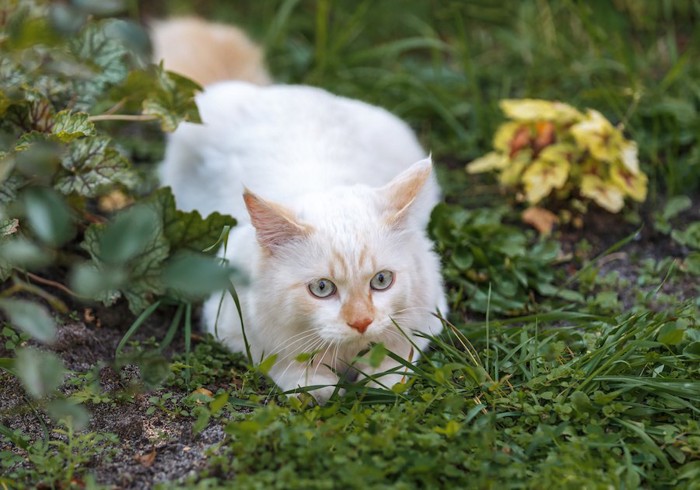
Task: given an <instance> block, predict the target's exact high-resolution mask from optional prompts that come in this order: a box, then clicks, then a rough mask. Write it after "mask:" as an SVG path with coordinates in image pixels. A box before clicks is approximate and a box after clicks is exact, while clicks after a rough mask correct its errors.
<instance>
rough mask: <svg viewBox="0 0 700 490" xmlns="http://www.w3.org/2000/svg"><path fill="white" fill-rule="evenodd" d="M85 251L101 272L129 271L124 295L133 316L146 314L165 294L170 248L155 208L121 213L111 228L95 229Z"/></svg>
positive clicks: (87, 235)
mask: <svg viewBox="0 0 700 490" xmlns="http://www.w3.org/2000/svg"><path fill="white" fill-rule="evenodd" d="M81 247H82V248H83V249H84V250H86V251H87V252H88V253H89V254H90V256H91V257H92V259H93V262H94V263H95V265H96V267H97V269H98V270H101V271H106V272H108V273H110V271H113V270H114V267H115V266H119V267H123V268H124V270H126V271H127V272H126V273H127V274H128V277H129V280H128V281H127V282H126V284H125V285H124V286H123V287H121V288H120V291H121V293H122V294H123V295H124V297H125V298H126V299H127V300H128V301H129V308H130V309H131V311H132V312H134V313H139V312H141V311H143V310H144V309H146V307H147V306H148V305H149V304H150V303H151V301H152V300H153V299H154V297H155V296H159V295H161V294H163V293H164V286H163V283H162V281H161V274H162V267H163V262H164V261H165V259H166V258H167V257H168V255H169V250H170V247H169V244H168V241H167V239H166V238H165V236H164V235H163V229H162V226H161V225H160V217H159V216H158V215H157V214H156V213H155V212H154V211H153V209H152V208H151V207H149V206H145V205H143V204H142V205H139V206H135V207H133V208H130V209H127V210H126V211H123V212H122V213H120V215H118V216H117V217H116V218H115V222H114V223H112V224H110V225H107V226H100V225H93V226H91V227H90V228H88V229H87V230H86V232H85V240H84V241H83V242H82V244H81ZM120 274H121V273H120ZM108 293H109V294H108V295H107V296H106V299H110V300H113V299H114V298H115V296H116V295H115V292H114V291H108Z"/></svg>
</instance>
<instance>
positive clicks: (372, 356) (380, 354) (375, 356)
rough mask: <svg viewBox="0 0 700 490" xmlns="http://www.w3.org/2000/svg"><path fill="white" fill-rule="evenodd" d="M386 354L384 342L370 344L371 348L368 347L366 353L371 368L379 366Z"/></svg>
mask: <svg viewBox="0 0 700 490" xmlns="http://www.w3.org/2000/svg"><path fill="white" fill-rule="evenodd" d="M386 355H387V350H386V347H384V344H375V345H373V346H372V349H370V351H369V353H368V357H369V365H370V366H372V367H373V368H376V367H379V365H380V364H381V363H382V361H383V360H384V358H385V357H386Z"/></svg>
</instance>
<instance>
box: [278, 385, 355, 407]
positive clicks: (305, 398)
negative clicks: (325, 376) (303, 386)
mask: <svg viewBox="0 0 700 490" xmlns="http://www.w3.org/2000/svg"><path fill="white" fill-rule="evenodd" d="M335 392H336V388H335V386H325V387H323V388H318V389H316V390H312V391H305V392H303V393H297V394H290V395H289V396H290V397H291V396H296V397H297V398H298V399H299V400H301V402H302V404H304V405H307V404H308V405H313V404H316V405H325V404H326V403H328V400H330V398H331V397H332V396H333V393H335ZM344 393H345V390H344V389H342V388H341V389H338V396H343V394H344Z"/></svg>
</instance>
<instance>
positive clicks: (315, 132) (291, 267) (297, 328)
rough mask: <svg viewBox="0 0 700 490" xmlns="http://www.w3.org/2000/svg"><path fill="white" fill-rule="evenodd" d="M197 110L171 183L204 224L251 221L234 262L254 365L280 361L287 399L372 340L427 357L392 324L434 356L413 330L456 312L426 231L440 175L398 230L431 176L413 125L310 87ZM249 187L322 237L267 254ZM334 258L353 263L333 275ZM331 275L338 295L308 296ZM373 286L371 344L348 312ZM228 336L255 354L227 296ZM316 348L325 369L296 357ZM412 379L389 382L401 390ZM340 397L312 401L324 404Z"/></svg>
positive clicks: (276, 374) (427, 329)
mask: <svg viewBox="0 0 700 490" xmlns="http://www.w3.org/2000/svg"><path fill="white" fill-rule="evenodd" d="M197 104H198V106H199V108H200V113H201V116H202V119H203V121H204V124H203V125H195V124H182V125H181V126H180V127H179V128H178V129H177V131H176V132H175V133H174V134H173V135H172V137H171V139H170V142H169V144H168V148H167V152H166V158H165V161H164V162H163V165H162V167H161V180H162V183H163V185H169V186H171V187H172V189H173V191H174V193H175V196H176V199H177V204H178V206H179V207H180V208H182V209H185V210H189V209H197V210H199V211H200V212H201V213H202V214H205V215H206V214H208V213H210V212H213V211H219V212H223V213H228V214H231V215H233V216H234V217H235V218H236V219H237V220H238V221H239V223H238V225H237V226H236V227H235V228H234V229H233V230H232V233H231V236H230V240H229V244H228V254H227V258H228V259H229V260H230V262H231V264H232V265H233V266H235V267H236V268H237V269H238V270H239V271H240V272H241V275H242V276H243V277H244V280H242V281H239V283H238V284H237V290H238V293H239V296H240V298H241V302H242V311H243V316H244V322H245V329H246V334H247V337H248V341H249V343H250V346H251V349H252V353H253V356H254V358H255V360H256V361H259V360H261V359H262V358H263V357H265V356H268V355H270V354H276V355H277V362H276V364H275V365H274V367H273V368H272V370H271V371H270V376H271V377H272V379H273V380H274V381H275V382H276V383H277V385H278V386H280V387H281V388H282V389H283V390H289V389H293V388H296V387H299V386H312V385H329V384H335V383H336V382H337V381H338V376H337V375H336V374H334V373H333V372H332V370H331V369H329V367H328V366H330V367H332V368H334V369H336V370H338V371H344V370H345V369H346V367H347V366H348V365H349V364H350V363H352V361H353V359H354V358H355V356H356V355H357V354H358V352H359V351H361V350H362V349H364V348H365V347H367V345H368V344H369V343H370V342H383V343H384V344H385V346H387V347H388V348H389V349H391V350H393V351H394V352H396V353H397V354H399V355H401V356H403V357H404V358H409V357H411V360H415V359H416V358H417V357H418V354H419V353H418V352H412V348H411V344H410V342H409V341H408V340H407V339H406V338H404V337H403V336H402V334H401V333H400V332H399V331H398V329H397V328H396V326H395V325H394V323H393V321H396V323H398V324H399V325H400V327H401V329H402V330H403V331H404V332H406V333H407V334H409V335H411V336H412V341H413V342H415V343H416V344H417V345H418V346H419V347H420V348H421V349H423V348H425V347H426V345H427V341H426V340H424V339H422V338H420V337H417V336H415V335H412V334H413V333H416V332H423V333H431V334H437V333H439V332H440V330H441V328H442V325H441V322H440V321H439V320H437V319H436V318H435V317H434V316H433V314H434V313H435V312H436V311H437V310H438V309H439V310H440V311H442V312H443V313H445V312H446V309H447V304H446V301H445V297H444V292H443V288H442V281H441V276H440V272H439V260H438V258H437V256H436V254H435V253H434V252H433V250H432V243H431V242H430V240H429V239H428V237H427V235H426V233H425V228H426V225H427V222H428V219H429V215H430V211H431V209H432V207H433V206H434V205H435V204H436V203H437V200H438V197H439V188H438V185H437V183H436V181H435V178H434V176H433V175H432V174H431V175H430V177H429V179H428V180H427V182H426V183H425V185H424V186H423V187H422V188H421V189H420V192H419V193H418V195H417V197H416V199H415V202H413V203H412V204H411V205H410V207H409V208H408V210H407V216H403V217H402V218H401V219H400V220H399V222H398V223H394V224H391V223H389V222H388V220H387V217H388V213H390V211H389V208H390V206H389V204H388V203H387V199H388V195H390V193H391V189H392V188H391V186H392V185H397V183H398V182H399V181H400V180H401V179H411V178H413V176H414V175H416V174H418V173H420V172H424V173H425V171H426V170H429V169H430V162H429V160H427V159H425V153H424V151H423V149H422V148H421V147H420V145H419V143H418V142H417V140H416V138H415V136H414V134H413V132H412V131H411V130H410V129H409V128H408V126H407V125H406V124H405V123H403V122H402V121H401V120H399V119H398V118H396V117H395V116H393V115H391V114H390V113H388V112H387V111H385V110H383V109H380V108H377V107H373V106H370V105H368V104H365V103H362V102H359V101H355V100H349V99H346V98H342V97H337V96H334V95H331V94H329V93H327V92H325V91H323V90H320V89H316V88H311V87H303V86H285V85H275V86H269V87H258V86H254V85H250V84H247V83H245V82H236V81H231V82H224V83H220V84H216V85H213V86H210V87H207V89H206V91H205V92H204V93H202V94H200V95H199V97H198V99H197ZM421 160H422V161H421ZM415 162H418V163H415ZM414 163H415V165H413V166H411V165H412V164H414ZM409 167H410V168H409ZM407 169H408V170H407ZM402 172H404V173H403V174H402V175H401V176H400V177H398V178H397V175H399V174H401V173H402ZM392 179H394V180H392ZM244 186H245V187H247V188H248V189H250V190H251V191H252V192H254V193H255V194H256V195H258V196H260V197H261V198H263V199H265V200H269V201H271V202H274V203H278V204H281V205H282V206H284V207H285V208H286V209H288V210H290V211H291V212H292V213H293V215H294V217H295V219H296V220H298V222H300V223H303V224H305V225H309V226H310V227H311V228H312V229H313V232H311V233H310V235H309V236H308V237H307V238H305V239H303V240H295V241H290V243H289V244H288V245H285V247H284V248H283V250H282V251H278V253H275V254H270V253H267V251H266V250H263V249H262V248H261V246H260V244H259V243H258V242H257V240H256V236H255V229H254V228H253V226H252V224H251V221H250V217H249V216H248V213H247V212H246V208H245V204H244V201H243V199H242V193H243V190H244ZM363 250H364V251H365V253H363ZM367 251H368V252H367ZM333 252H336V253H338V254H340V255H342V257H343V258H344V261H345V262H347V264H349V265H350V267H349V268H347V270H345V271H341V270H340V269H337V270H335V276H334V277H331V270H330V269H329V264H332V263H333V260H332V257H331V256H332V253H333ZM361 259H362V260H361ZM384 269H387V270H391V271H393V272H394V274H395V282H394V284H393V286H392V287H391V288H389V289H388V290H385V291H372V290H370V288H369V281H370V280H371V278H372V277H373V276H374V274H376V273H377V272H379V271H380V270H384ZM319 278H327V279H330V280H332V281H333V282H334V283H335V284H336V286H337V288H338V291H337V294H336V295H334V297H332V298H327V299H318V298H314V297H313V296H312V295H311V294H310V293H309V291H308V289H307V284H308V282H310V281H312V280H314V279H319ZM360 290H362V291H364V290H366V294H367V295H370V297H371V302H372V303H373V305H374V308H375V309H376V314H375V315H374V321H373V322H372V324H371V325H370V326H369V328H368V329H367V331H366V332H365V333H364V334H361V333H359V332H358V331H357V330H354V329H352V328H350V327H349V326H348V325H347V324H346V323H345V322H344V321H343V320H342V318H340V313H339V312H340V308H341V306H342V305H343V302H344V301H345V299H346V298H348V295H349V294H350V293H349V292H350V291H360ZM220 298H221V295H219V294H216V295H214V296H212V298H210V299H209V300H208V301H207V302H206V303H205V305H204V315H203V316H204V323H205V327H206V329H207V330H208V331H210V332H212V333H214V331H215V322H216V318H217V310H218V306H219V300H220ZM218 336H219V338H220V339H221V340H222V341H223V342H224V343H225V344H226V345H227V346H229V347H230V348H231V349H232V350H234V351H241V352H244V344H243V337H242V335H241V326H240V322H239V320H238V313H237V311H236V308H235V306H234V305H233V302H232V301H231V300H230V298H228V295H227V297H226V298H225V300H224V303H223V307H222V309H221V312H220V315H219V318H218ZM313 350H318V354H317V355H316V357H315V359H314V361H313V362H307V363H300V362H297V361H295V358H296V357H297V355H298V354H300V353H304V352H310V351H313ZM397 365H398V364H397V363H396V362H395V361H392V360H390V359H389V358H387V359H386V360H385V362H384V363H383V364H382V365H381V366H380V367H379V368H375V369H371V368H369V367H367V366H364V367H362V368H361V370H362V371H363V372H364V373H366V374H369V375H372V374H375V373H381V372H383V371H385V370H387V369H389V368H392V367H396V366H397ZM401 377H402V375H401V374H395V375H392V376H387V377H385V378H379V379H378V380H377V382H378V383H379V384H382V385H385V386H391V385H392V384H394V382H396V381H399V380H400V379H401ZM332 391H333V388H324V389H322V390H316V391H314V392H313V394H314V396H315V397H316V398H317V399H319V401H324V400H325V399H327V398H328V396H330V393H332Z"/></svg>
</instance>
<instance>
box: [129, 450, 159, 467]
mask: <svg viewBox="0 0 700 490" xmlns="http://www.w3.org/2000/svg"><path fill="white" fill-rule="evenodd" d="M156 455H157V453H156V449H155V448H153V449H152V450H151V452H150V453H146V454H141V455H138V456H135V457H134V459H136V461H138V462H139V463H141V465H142V466H143V467H145V468H150V467H151V466H153V463H155V461H156Z"/></svg>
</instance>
